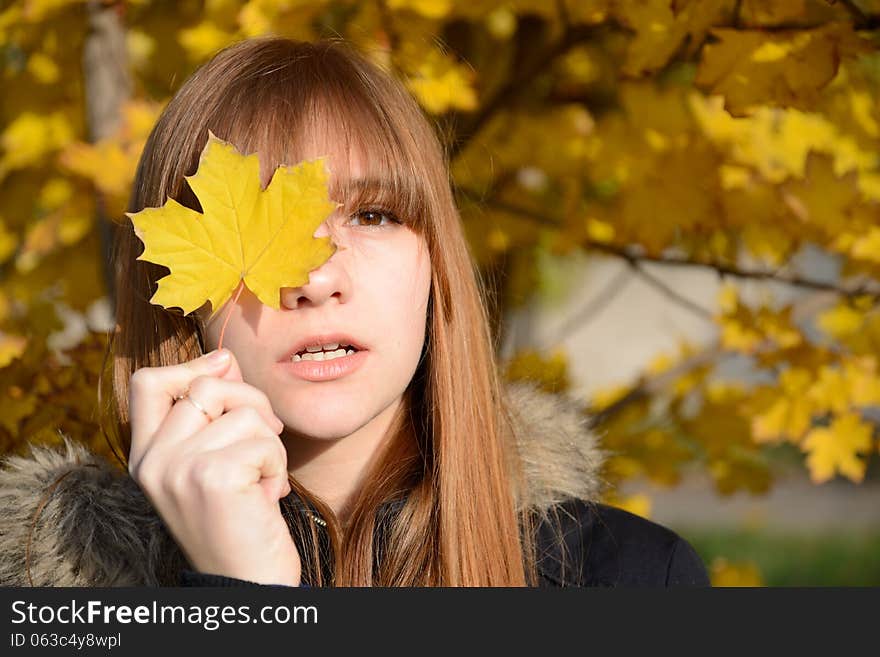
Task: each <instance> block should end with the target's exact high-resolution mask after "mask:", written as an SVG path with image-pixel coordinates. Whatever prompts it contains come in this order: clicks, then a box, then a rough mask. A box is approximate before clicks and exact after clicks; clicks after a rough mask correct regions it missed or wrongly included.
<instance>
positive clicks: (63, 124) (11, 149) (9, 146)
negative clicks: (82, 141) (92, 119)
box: [0, 111, 73, 180]
mask: <svg viewBox="0 0 880 657" xmlns="http://www.w3.org/2000/svg"><path fill="white" fill-rule="evenodd" d="M72 139H73V128H72V127H71V125H70V119H69V118H68V116H67V115H66V114H65V113H64V112H61V111H57V112H52V113H51V114H36V113H34V112H24V113H22V114H20V115H19V116H18V117H17V118H15V120H13V121H12V122H11V123H10V124H9V125H7V126H6V128H5V129H4V130H3V133H2V134H0V147H2V148H3V151H4V152H3V156H2V158H0V180H2V179H3V178H4V177H5V176H6V175H7V174H8V173H9V171H11V170H13V169H21V168H23V167H27V166H31V165H34V164H38V163H40V162H41V160H42V159H43V158H44V157H45V156H46V155H48V154H50V153H52V152H54V151H56V150H58V149H60V148H63V147H64V146H65V145H66V144H68V143H69V142H70V141H71V140H72Z"/></svg>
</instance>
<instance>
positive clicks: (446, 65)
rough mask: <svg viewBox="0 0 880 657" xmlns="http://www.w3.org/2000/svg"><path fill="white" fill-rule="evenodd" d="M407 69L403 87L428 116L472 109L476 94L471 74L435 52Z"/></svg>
mask: <svg viewBox="0 0 880 657" xmlns="http://www.w3.org/2000/svg"><path fill="white" fill-rule="evenodd" d="M413 61H414V62H415V65H413V63H412V62H411V63H410V66H409V67H408V70H409V77H408V78H407V80H406V86H407V88H408V89H409V90H410V91H411V92H412V93H413V94H414V95H415V96H416V98H418V100H419V102H420V103H421V104H422V107H424V108H425V109H426V110H428V111H429V112H431V113H432V114H442V113H444V112H446V111H448V110H450V109H460V110H466V111H470V110H474V109H476V107H477V95H476V92H475V91H474V88H473V82H474V79H475V74H474V72H473V71H472V70H471V69H470V68H468V67H467V66H465V65H463V64H457V63H456V62H455V61H454V60H453V59H452V58H451V57H449V56H447V55H444V54H443V53H441V52H439V51H437V50H429V51H428V52H427V53H424V54H423V55H422V56H421V57H419V58H418V59H417V60H413Z"/></svg>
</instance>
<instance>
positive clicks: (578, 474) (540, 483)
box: [0, 383, 604, 586]
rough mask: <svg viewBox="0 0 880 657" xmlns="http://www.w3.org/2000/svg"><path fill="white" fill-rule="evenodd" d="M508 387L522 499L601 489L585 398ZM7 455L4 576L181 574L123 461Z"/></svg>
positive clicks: (117, 581) (1, 532) (162, 578)
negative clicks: (520, 467) (521, 474)
mask: <svg viewBox="0 0 880 657" xmlns="http://www.w3.org/2000/svg"><path fill="white" fill-rule="evenodd" d="M505 394H506V395H507V397H508V400H509V407H510V408H511V411H512V412H513V415H514V435H513V438H514V441H515V444H516V448H517V450H518V451H519V453H520V455H521V457H522V460H523V463H524V466H525V473H524V474H525V487H524V490H522V491H521V493H520V499H518V504H519V505H520V507H523V506H525V507H530V508H534V509H537V510H542V511H546V510H547V509H549V508H550V507H551V506H553V505H554V504H556V503H558V502H560V501H562V500H563V499H567V498H572V497H574V498H579V499H583V500H595V499H597V497H598V496H599V495H600V494H601V492H602V489H603V488H604V486H603V482H602V480H601V478H600V473H599V470H600V467H601V465H602V461H603V458H604V453H603V452H602V450H601V449H600V448H599V446H598V444H597V439H596V437H595V436H594V435H593V434H592V433H591V432H590V431H589V429H588V428H587V425H586V422H587V420H586V417H585V416H584V414H583V412H582V410H581V407H580V405H579V404H578V403H577V402H576V401H574V400H572V399H570V398H568V397H565V396H563V395H558V394H550V393H546V392H542V391H540V390H539V389H537V388H536V387H534V386H533V385H531V384H526V383H515V384H508V385H507V387H506V391H505ZM2 465H3V468H2V469H0V585H2V586H28V585H29V584H30V583H31V581H32V582H33V584H34V585H37V586H169V585H170V586H174V585H176V584H177V581H178V574H179V572H180V570H181V569H182V568H185V567H186V566H187V564H186V561H185V559H184V557H183V555H182V553H181V551H180V549H179V548H178V547H177V545H176V544H175V543H174V541H173V540H172V538H171V536H170V535H169V534H168V532H167V530H166V528H165V526H164V523H163V522H162V520H161V518H160V517H159V516H158V514H157V513H156V512H155V510H154V509H153V508H152V506H151V505H150V503H149V502H148V501H147V499H146V497H145V496H144V495H143V493H142V491H141V489H140V488H139V487H138V485H137V484H136V483H135V482H134V480H133V479H132V478H131V477H130V476H129V475H128V473H126V472H125V471H124V470H121V469H120V468H119V467H118V466H116V465H113V464H110V463H108V462H107V461H106V460H104V459H103V458H101V457H98V456H96V455H94V454H92V453H91V452H90V451H89V450H88V449H86V448H85V447H84V446H82V445H80V444H77V443H75V442H74V441H71V440H70V439H68V438H64V444H63V446H62V447H61V448H60V449H58V448H49V447H35V446H32V447H31V454H30V455H29V456H26V457H25V456H8V457H7V458H6V459H4V462H3V464H2ZM62 475H63V478H61V480H60V481H59V482H58V483H57V484H56V485H55V487H54V489H53V490H52V491H50V490H49V486H50V485H52V483H53V482H55V481H56V479H57V478H59V477H61V476H62ZM41 502H42V503H43V506H42V508H40V505H41ZM35 517H36V518H37V522H36V523H34V518H35ZM32 525H33V531H31V527H32ZM29 537H30V540H29ZM26 562H29V563H30V579H29V578H28V573H27V571H26V568H25V563H26Z"/></svg>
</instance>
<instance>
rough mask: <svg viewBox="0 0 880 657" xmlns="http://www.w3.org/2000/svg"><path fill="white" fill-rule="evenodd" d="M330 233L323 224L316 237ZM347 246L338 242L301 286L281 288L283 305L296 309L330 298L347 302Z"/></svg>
mask: <svg viewBox="0 0 880 657" xmlns="http://www.w3.org/2000/svg"><path fill="white" fill-rule="evenodd" d="M327 234H328V231H327V228H326V226H325V225H324V224H322V225H321V226H320V227H319V229H318V230H317V231H315V237H322V236H326V235H327ZM344 250H345V248H344V247H343V246H341V245H339V244H338V243H337V245H336V251H335V252H334V253H333V255H332V256H330V258H329V259H328V260H327V261H326V262H325V263H324V264H323V265H321V266H320V267H318V268H317V269H313V270H312V271H310V272H309V280H308V282H307V283H306V284H304V285H301V286H300V287H283V288H281V305H282V306H284V307H285V308H289V309H291V310H295V309H297V308H302V307H304V306H308V305H312V306H319V305H321V304H323V303H325V302H326V301H328V300H329V299H333V298H336V299H337V301H338V302H339V303H345V302H346V301H347V300H348V297H349V294H350V282H351V281H350V277H349V275H348V272H347V271H346V267H345V263H344V262H343V258H342V257H341V252H342V251H344Z"/></svg>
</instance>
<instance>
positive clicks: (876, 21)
mask: <svg viewBox="0 0 880 657" xmlns="http://www.w3.org/2000/svg"><path fill="white" fill-rule="evenodd" d="M826 1H827V2H828V4H829V5H836V4H837V0H826ZM840 4H842V5H843V7H844V9H846V10H847V11H848V12H849V15H850V16H852V18H853V23H854V24H855V26H856V29H859V30H874V29H877V28H878V27H880V16H869V15H868V14H866V13H865V12H864V10H863V9H862V8H861V7H859V6H858V5H857V4H856V3H855V2H854V1H853V0H840Z"/></svg>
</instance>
